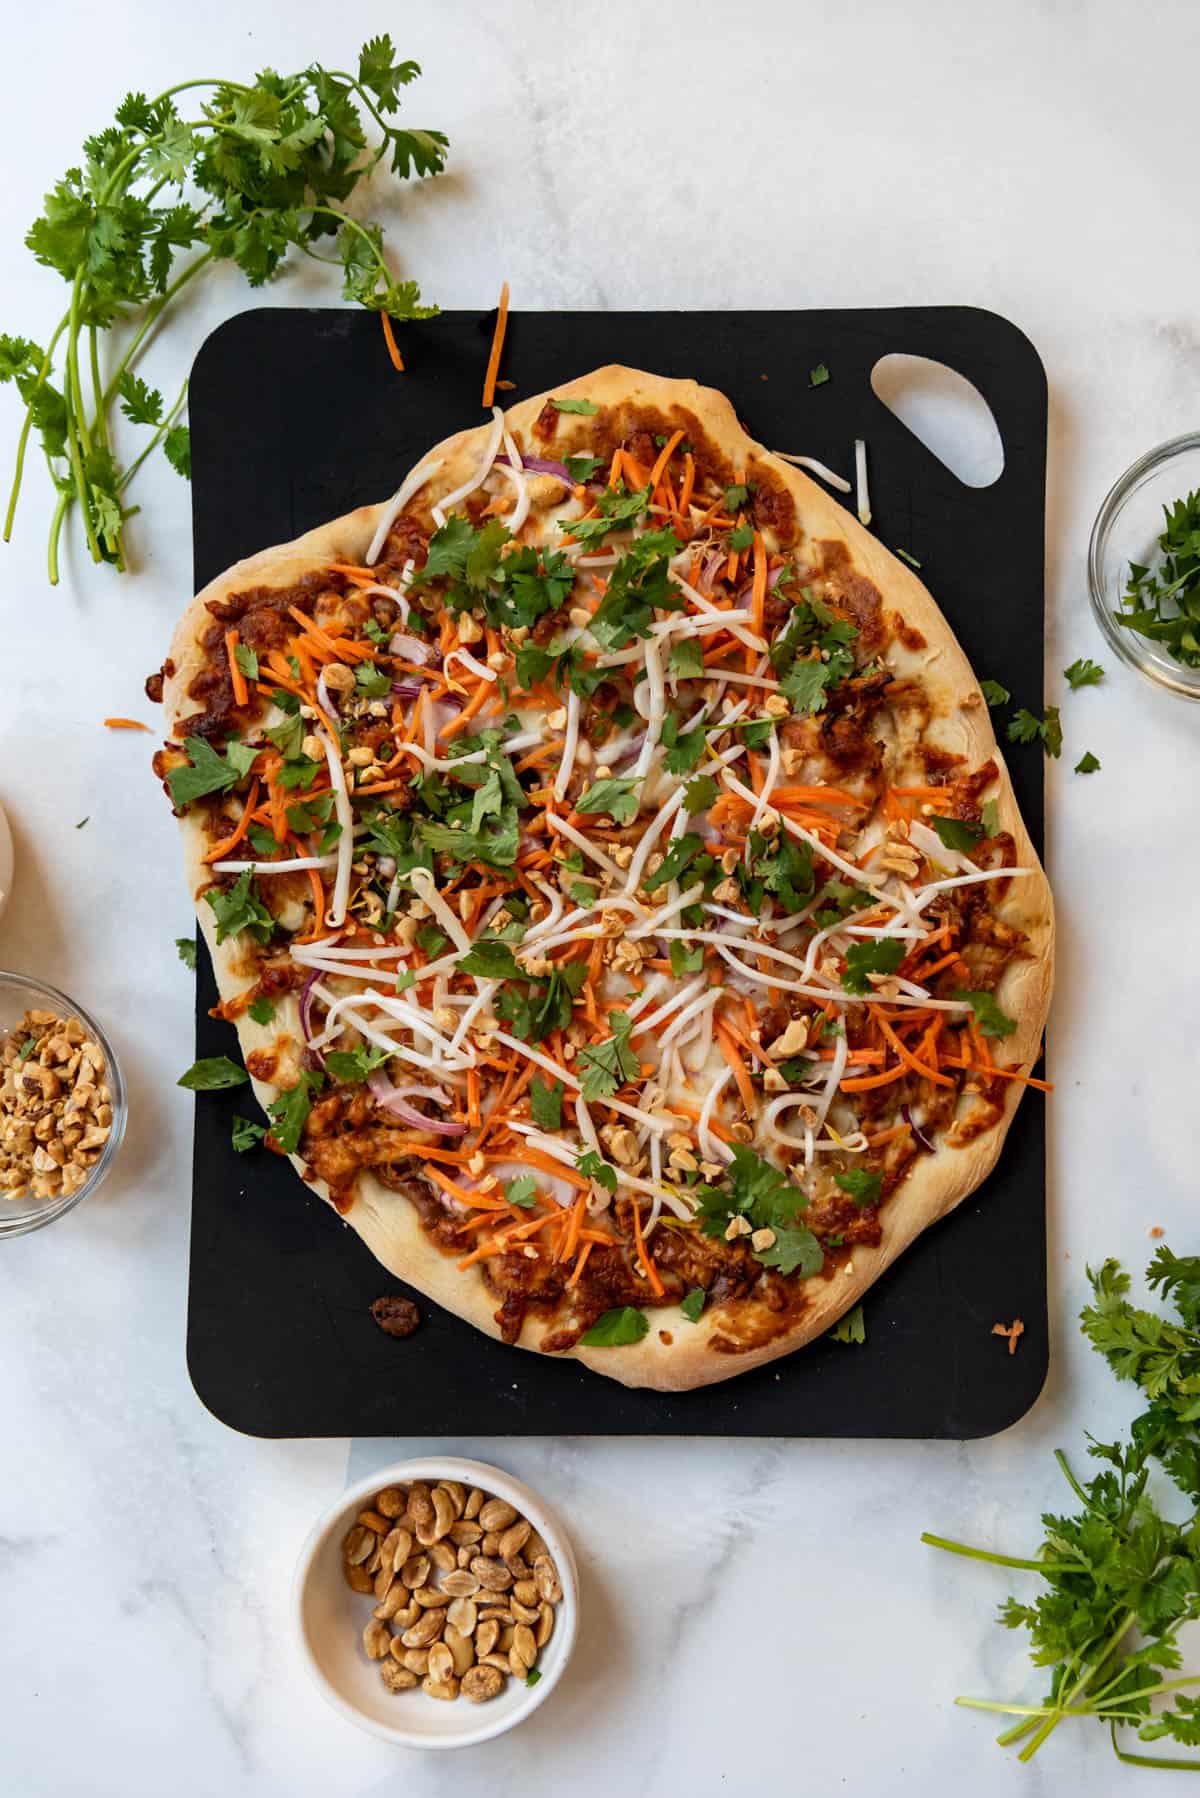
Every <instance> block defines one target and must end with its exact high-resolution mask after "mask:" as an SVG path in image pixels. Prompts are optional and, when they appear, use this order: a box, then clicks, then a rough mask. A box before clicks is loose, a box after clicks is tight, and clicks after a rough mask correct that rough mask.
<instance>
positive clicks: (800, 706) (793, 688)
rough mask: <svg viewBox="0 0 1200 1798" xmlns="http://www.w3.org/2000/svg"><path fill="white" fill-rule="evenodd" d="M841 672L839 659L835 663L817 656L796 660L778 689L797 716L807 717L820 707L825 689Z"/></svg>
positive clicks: (822, 703) (841, 666) (841, 665)
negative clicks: (805, 659)
mask: <svg viewBox="0 0 1200 1798" xmlns="http://www.w3.org/2000/svg"><path fill="white" fill-rule="evenodd" d="M842 672H844V665H843V664H842V663H841V661H840V660H839V661H838V662H837V663H836V664H835V663H834V661H833V660H832V659H830V660H829V661H828V662H823V661H821V659H820V657H819V656H817V657H814V658H813V659H812V660H811V661H803V662H796V663H794V664H793V666H792V669H791V671H790V673H788V674H785V675H784V677H783V679H782V680H781V681H780V683H779V691H780V692H781V693H782V694H783V697H784V698H785V699H786V700H787V702H788V704H789V705H790V706H791V708H792V711H793V712H794V713H795V715H796V717H797V718H809V717H811V716H812V714H813V713H814V712H819V711H820V710H821V709H822V707H823V706H824V704H825V697H826V689H827V688H828V687H830V686H832V685H833V684H834V682H835V680H836V679H838V678H840V675H841V673H842Z"/></svg>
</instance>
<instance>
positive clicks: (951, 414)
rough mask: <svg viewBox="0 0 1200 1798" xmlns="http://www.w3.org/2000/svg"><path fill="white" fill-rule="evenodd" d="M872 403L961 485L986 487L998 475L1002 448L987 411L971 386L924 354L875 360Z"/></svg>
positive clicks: (1002, 461) (993, 421) (978, 392)
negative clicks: (891, 415)
mask: <svg viewBox="0 0 1200 1798" xmlns="http://www.w3.org/2000/svg"><path fill="white" fill-rule="evenodd" d="M871 387H872V390H873V391H874V394H875V397H876V399H879V400H882V402H883V404H884V405H885V406H886V407H887V409H888V411H889V412H894V413H895V415H896V417H897V418H898V419H899V420H900V422H901V424H903V425H905V426H907V428H908V429H909V430H910V431H911V432H912V434H913V436H914V437H916V438H918V439H919V440H920V442H921V443H923V444H924V445H925V448H926V449H927V450H928V451H929V453H930V455H931V456H936V457H937V459H938V461H939V462H941V463H943V464H944V465H945V466H946V467H947V468H948V469H949V470H950V472H951V474H952V475H955V476H957V478H958V479H959V480H960V481H961V482H962V483H963V485H964V487H990V486H991V485H992V483H993V482H994V481H998V480H999V478H1000V476H1001V474H1002V473H1003V472H1004V445H1003V443H1002V442H1001V439H1000V430H999V427H998V425H997V424H996V420H995V416H994V415H993V412H992V409H991V407H990V406H989V405H988V403H987V401H986V400H985V399H984V397H983V395H982V394H981V393H980V391H979V389H978V387H976V386H975V385H974V383H973V382H971V381H968V380H967V378H966V376H965V375H960V374H959V372H958V370H957V369H954V368H950V367H948V366H947V364H946V363H944V362H934V361H932V360H931V359H930V358H929V357H928V356H902V355H889V356H881V357H880V358H879V361H878V362H877V363H876V364H875V366H874V368H873V369H872V370H871Z"/></svg>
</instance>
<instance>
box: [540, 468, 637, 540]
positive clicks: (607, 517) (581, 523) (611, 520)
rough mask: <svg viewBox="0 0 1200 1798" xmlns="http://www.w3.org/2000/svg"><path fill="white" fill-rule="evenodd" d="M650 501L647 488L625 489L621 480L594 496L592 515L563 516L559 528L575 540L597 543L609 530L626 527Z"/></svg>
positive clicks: (626, 528)
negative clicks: (593, 512) (564, 517)
mask: <svg viewBox="0 0 1200 1798" xmlns="http://www.w3.org/2000/svg"><path fill="white" fill-rule="evenodd" d="M649 504H650V489H649V487H639V488H635V489H634V491H633V492H629V491H627V490H626V487H625V484H624V482H623V481H618V482H617V484H616V486H615V487H606V488H605V490H604V492H603V493H599V494H597V496H596V512H597V514H598V516H597V517H595V518H572V519H564V520H563V521H562V523H561V524H560V526H559V528H560V530H563V531H569V532H570V534H571V536H572V537H574V539H575V541H576V542H577V543H599V542H600V541H601V539H602V538H604V537H607V536H608V533H609V532H610V531H624V530H628V529H629V527H630V526H631V525H632V524H633V523H634V521H635V520H636V519H638V518H640V517H641V516H642V514H643V513H644V512H645V511H646V508H647V507H648V506H649Z"/></svg>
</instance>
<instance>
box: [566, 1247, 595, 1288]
mask: <svg viewBox="0 0 1200 1798" xmlns="http://www.w3.org/2000/svg"><path fill="white" fill-rule="evenodd" d="M591 1252H592V1245H591V1243H590V1242H585V1243H584V1245H583V1247H582V1248H581V1249H580V1251H579V1259H578V1261H577V1262H576V1263H575V1266H574V1268H573V1269H572V1271H571V1278H570V1279H569V1280H568V1281H567V1285H568V1286H578V1284H579V1276H580V1275H581V1274H582V1272H583V1270H584V1268H585V1267H586V1266H587V1258H588V1256H589V1255H590V1254H591Z"/></svg>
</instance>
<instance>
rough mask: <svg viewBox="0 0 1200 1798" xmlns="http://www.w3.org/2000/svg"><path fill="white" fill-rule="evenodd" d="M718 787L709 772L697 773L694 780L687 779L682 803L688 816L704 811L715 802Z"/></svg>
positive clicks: (718, 790)
mask: <svg viewBox="0 0 1200 1798" xmlns="http://www.w3.org/2000/svg"><path fill="white" fill-rule="evenodd" d="M719 793H720V788H719V787H718V786H717V783H716V781H715V780H714V779H713V777H712V775H711V774H698V775H697V776H696V778H695V780H689V782H688V784H687V788H686V790H685V792H684V795H683V803H684V806H685V808H686V810H687V813H688V816H689V817H694V816H695V814H696V813H697V812H706V811H707V810H708V808H709V806H711V805H715V804H716V802H717V798H718V795H719Z"/></svg>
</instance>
